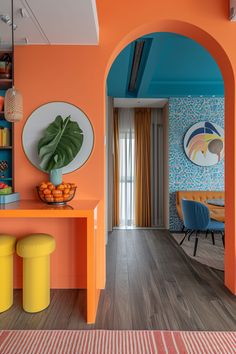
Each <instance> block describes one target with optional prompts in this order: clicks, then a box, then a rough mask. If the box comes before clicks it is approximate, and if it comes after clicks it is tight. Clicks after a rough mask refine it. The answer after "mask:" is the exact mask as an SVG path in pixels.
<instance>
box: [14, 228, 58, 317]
mask: <svg viewBox="0 0 236 354" xmlns="http://www.w3.org/2000/svg"><path fill="white" fill-rule="evenodd" d="M54 249H55V240H54V238H53V237H52V236H50V235H47V234H32V235H28V236H26V237H24V238H22V239H21V240H19V241H18V242H17V246H16V251H17V254H18V255H19V256H21V257H23V309H24V310H25V311H26V312H39V311H42V310H44V309H45V308H46V307H48V306H49V304H50V254H51V253H52V252H53V251H54Z"/></svg>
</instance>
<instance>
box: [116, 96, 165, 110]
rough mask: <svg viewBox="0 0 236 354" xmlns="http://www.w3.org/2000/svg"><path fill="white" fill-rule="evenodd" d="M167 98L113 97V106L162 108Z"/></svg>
mask: <svg viewBox="0 0 236 354" xmlns="http://www.w3.org/2000/svg"><path fill="white" fill-rule="evenodd" d="M167 102H168V99H166V98H114V107H118V108H133V107H153V108H163V107H164V106H165V105H166V103H167Z"/></svg>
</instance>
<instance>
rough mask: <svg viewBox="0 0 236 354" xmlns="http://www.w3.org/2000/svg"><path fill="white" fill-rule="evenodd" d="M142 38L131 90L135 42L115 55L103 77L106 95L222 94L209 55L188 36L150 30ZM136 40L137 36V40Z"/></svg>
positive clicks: (214, 64)
mask: <svg viewBox="0 0 236 354" xmlns="http://www.w3.org/2000/svg"><path fill="white" fill-rule="evenodd" d="M142 39H145V40H146V41H145V45H144V50H143V56H142V60H141V63H140V67H139V72H138V80H137V85H136V89H135V91H134V92H129V90H128V84H129V79H130V73H131V67H132V60H133V54H134V48H135V42H132V43H131V44H129V45H128V46H127V47H126V48H125V49H124V50H123V51H122V52H121V53H120V54H119V55H118V57H117V58H116V60H115V61H114V63H113V65H112V67H111V70H110V72H109V75H108V79H107V87H108V95H109V96H113V97H121V98H129V97H130V98H131V97H140V98H154V97H160V98H162V97H171V96H172V97H173V96H174V97H178V96H189V95H191V96H201V95H203V96H223V95H224V82H223V78H222V75H221V72H220V70H219V67H218V65H217V64H216V62H215V60H214V59H213V57H212V56H211V55H210V54H209V52H208V51H207V50H206V49H205V48H203V47H202V46H201V45H199V44H198V43H197V42H195V41H193V40H192V39H190V38H187V37H184V36H180V35H177V34H174V33H154V34H151V35H147V36H144V37H142V38H141V40H142ZM139 40H140V39H139Z"/></svg>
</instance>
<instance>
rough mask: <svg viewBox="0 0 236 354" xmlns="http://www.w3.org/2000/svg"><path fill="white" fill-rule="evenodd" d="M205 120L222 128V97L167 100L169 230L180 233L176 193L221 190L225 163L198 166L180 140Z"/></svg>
mask: <svg viewBox="0 0 236 354" xmlns="http://www.w3.org/2000/svg"><path fill="white" fill-rule="evenodd" d="M205 120H208V121H210V122H213V123H217V124H218V125H219V126H221V127H222V128H223V127H224V98H218V97H217V98H188V97H186V98H170V100H169V191H170V230H180V229H181V228H182V223H181V222H180V219H179V217H178V214H177V212H176V207H175V205H176V202H175V192H176V191H177V190H224V160H222V161H220V162H219V163H218V164H217V165H214V166H210V167H201V166H197V165H195V164H194V163H192V162H191V161H190V160H189V159H188V158H187V157H186V155H185V152H184V148H183V138H184V135H185V133H186V131H187V130H188V129H189V128H190V127H191V126H192V125H193V124H194V123H197V122H201V121H205Z"/></svg>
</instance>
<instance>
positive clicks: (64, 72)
mask: <svg viewBox="0 0 236 354" xmlns="http://www.w3.org/2000/svg"><path fill="white" fill-rule="evenodd" d="M97 8H98V16H99V23H100V43H99V46H53V45H52V46H47V45H45V46H38V45H36V46H24V47H17V50H16V86H17V87H18V88H19V89H20V90H21V91H22V93H23V96H24V119H23V121H22V122H20V123H18V124H17V126H16V129H15V145H16V148H15V171H16V189H17V190H18V191H20V193H21V196H22V198H23V199H29V198H31V199H33V198H35V197H36V196H35V193H34V187H35V185H37V184H38V183H39V182H40V181H41V180H42V179H45V176H44V175H43V174H42V173H41V172H39V171H37V170H36V169H35V168H34V167H33V166H32V165H31V164H30V163H29V162H28V161H27V159H26V157H25V155H24V152H23V150H22V144H21V134H22V129H23V125H24V123H25V121H26V119H27V117H28V116H29V114H30V113H31V112H32V111H33V110H34V109H35V108H36V107H38V106H39V105H41V104H44V103H46V102H49V101H54V100H62V101H68V102H71V103H73V104H75V105H77V106H79V107H81V109H82V110H83V111H84V112H85V113H86V114H87V115H88V116H89V118H90V120H91V122H92V124H93V127H94V131H95V146H94V150H93V153H92V155H91V157H90V159H89V161H88V162H87V163H86V164H85V165H84V166H83V167H82V168H81V169H80V170H78V171H76V172H74V173H72V174H70V175H67V176H65V179H66V180H68V181H75V182H76V183H77V184H78V186H79V193H78V196H77V197H78V198H80V199H99V200H101V208H100V210H99V216H98V226H99V233H98V245H99V254H100V258H99V261H98V264H97V271H98V273H99V280H98V287H100V288H102V287H104V286H105V202H104V201H105V146H104V140H105V139H104V138H105V85H106V77H107V74H108V71H109V68H110V66H111V64H112V62H113V60H114V59H115V57H116V56H117V54H118V53H119V52H120V51H121V50H122V49H123V48H124V47H125V46H126V45H127V44H128V43H129V42H131V41H132V40H134V39H136V38H137V37H139V36H142V35H144V34H147V33H151V32H158V31H167V32H175V33H179V34H182V35H185V36H187V37H190V38H192V39H194V40H196V41H198V42H199V43H200V44H202V45H203V46H204V47H206V48H207V49H208V50H209V52H210V53H211V54H212V56H213V57H214V58H215V60H216V61H217V63H218V65H219V67H220V69H221V71H222V74H223V77H224V81H225V97H226V99H225V127H226V128H225V130H226V131H225V142H226V163H225V166H226V171H225V176H226V177H225V178H226V180H225V182H226V183H225V185H226V256H225V284H226V286H227V287H228V288H229V289H230V290H231V291H232V292H233V293H235V294H236V267H235V266H236V262H235V259H236V237H235V235H236V215H235V211H236V208H235V203H236V191H235V185H236V180H235V177H236V176H235V167H236V157H235V146H236V144H235V143H236V131H235V99H236V96H235V80H234V78H235V75H236V47H235V37H236V23H231V22H229V21H228V19H227V18H228V3H227V1H225V0H218V1H215V0H198V1H197V2H189V1H188V0H179V1H178V2H177V1H174V0H169V1H168V2H167V1H166V0H159V1H156V0H146V1H143V0H139V1H137V0H130V1H126V0H113V1H110V0H97ZM65 30H66V28H65ZM54 222H55V225H56V221H54ZM18 223H19V221H17V220H16V221H15V228H17V225H18ZM36 227H37V224H36ZM38 227H40V228H42V225H40V224H38ZM59 233H60V230H58V237H59V238H60V237H62V235H59ZM68 242H69V241H68ZM57 257H58V258H59V257H60V254H58V255H57ZM63 261H64V264H66V263H68V262H69V261H70V253H69V251H68V254H67V255H64V258H63ZM59 266H60V265H59ZM61 267H63V262H62V264H61ZM54 281H55V283H56V284H59V286H60V281H59V280H58V279H54ZM64 285H65V286H66V284H64Z"/></svg>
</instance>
